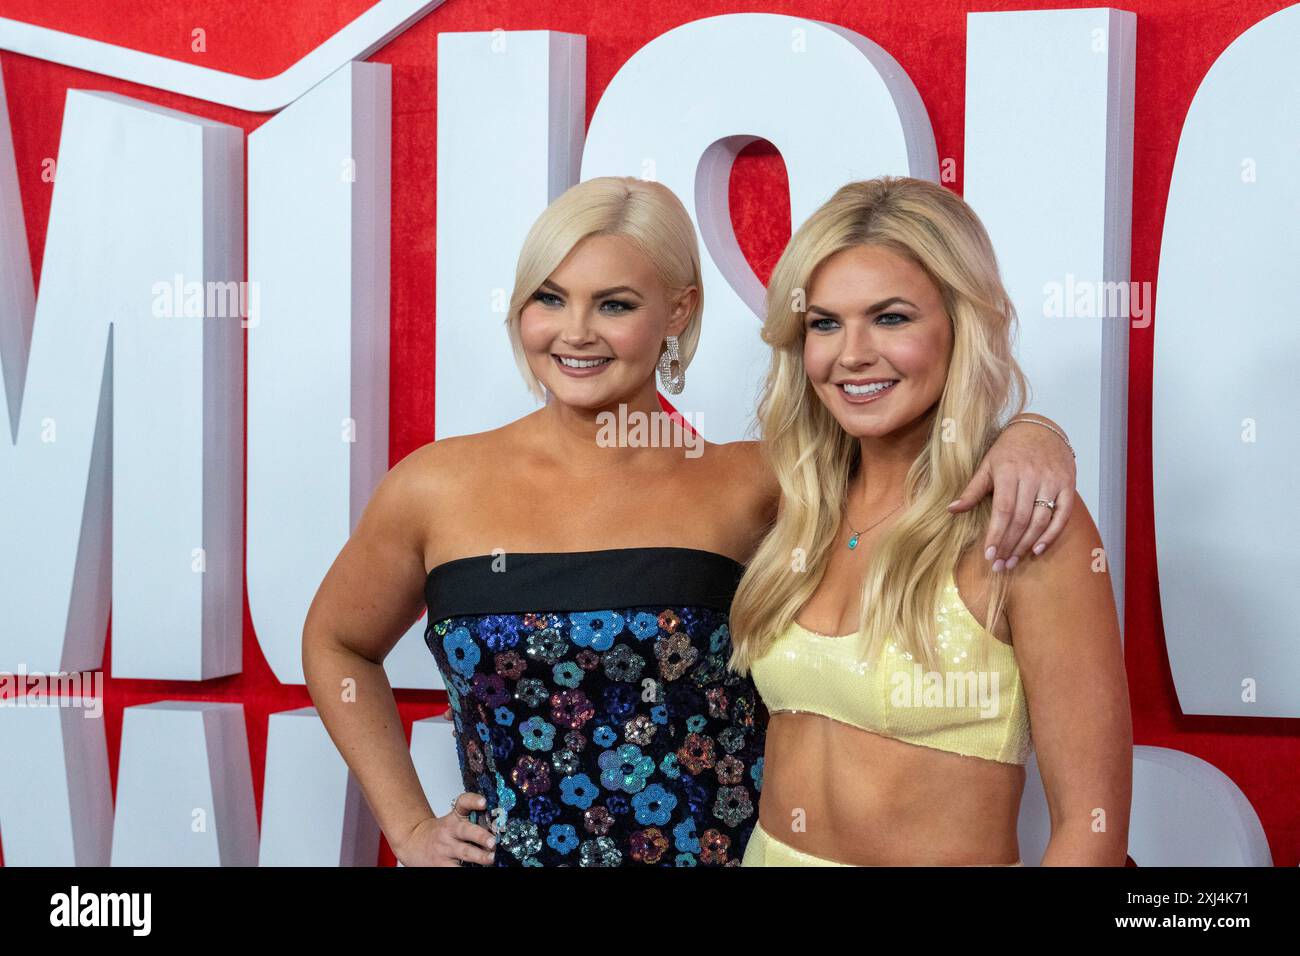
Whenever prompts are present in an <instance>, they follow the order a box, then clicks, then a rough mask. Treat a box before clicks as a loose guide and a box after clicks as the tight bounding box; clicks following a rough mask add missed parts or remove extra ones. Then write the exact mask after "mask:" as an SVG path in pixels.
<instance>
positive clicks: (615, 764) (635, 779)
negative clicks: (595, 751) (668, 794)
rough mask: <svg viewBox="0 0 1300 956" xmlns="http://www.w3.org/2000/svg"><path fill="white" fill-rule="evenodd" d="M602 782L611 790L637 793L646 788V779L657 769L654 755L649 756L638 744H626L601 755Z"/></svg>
mask: <svg viewBox="0 0 1300 956" xmlns="http://www.w3.org/2000/svg"><path fill="white" fill-rule="evenodd" d="M598 763H599V765H600V782H601V784H602V785H603V786H605V787H607V788H608V789H610V790H623V791H625V792H627V793H637V792H639V791H641V790H643V789H645V785H646V779H647V778H648V777H649V776H650V774H651V773H652V772H653V771H654V769H655V761H654V758H653V757H647V756H646V755H645V754H643V753H642V752H641V748H640V747H638V746H637V745H636V744H624V745H623V746H621V747H619V748H617V749H615V750H606V751H605V752H604V753H603V754H601V755H600V759H599V761H598Z"/></svg>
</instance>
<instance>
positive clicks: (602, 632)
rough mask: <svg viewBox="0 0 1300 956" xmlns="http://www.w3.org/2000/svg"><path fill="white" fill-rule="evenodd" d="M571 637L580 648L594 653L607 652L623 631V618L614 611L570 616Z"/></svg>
mask: <svg viewBox="0 0 1300 956" xmlns="http://www.w3.org/2000/svg"><path fill="white" fill-rule="evenodd" d="M569 622H570V623H571V624H572V627H571V628H570V629H569V637H570V638H571V639H572V640H573V643H575V644H577V645H578V646H579V647H590V648H591V649H592V650H593V651H607V650H609V649H610V648H611V647H613V646H614V638H615V637H616V636H617V635H618V634H619V632H621V631H622V630H623V617H622V615H620V614H615V613H614V612H613V611H591V612H587V613H581V614H570V615H569Z"/></svg>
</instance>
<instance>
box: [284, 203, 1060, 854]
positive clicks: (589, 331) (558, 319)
mask: <svg viewBox="0 0 1300 956" xmlns="http://www.w3.org/2000/svg"><path fill="white" fill-rule="evenodd" d="M702 309H703V298H702V283H701V280H700V269H699V258H698V253H697V247H696V238H695V227H694V225H693V224H692V222H691V220H690V217H689V215H688V214H687V213H686V210H685V208H684V207H683V206H682V204H681V202H680V201H679V200H678V199H677V198H676V197H675V196H674V195H673V194H672V193H671V192H670V191H669V190H668V189H666V188H665V187H663V186H661V185H658V184H656V183H652V182H646V181H642V180H637V179H630V178H600V179H593V180H588V181H586V182H584V183H580V184H579V185H577V186H574V187H573V188H572V189H570V190H568V191H567V192H566V193H565V194H564V195H562V196H561V197H560V198H559V199H557V200H556V201H555V202H554V203H552V204H551V206H550V207H548V208H547V210H546V211H545V212H543V214H542V215H541V216H540V217H539V219H538V220H537V222H536V223H535V224H534V226H533V228H532V230H531V231H530V232H529V234H528V237H527V238H526V240H525V242H524V247H523V249H522V251H521V253H520V256H519V263H518V269H517V273H516V280H515V287H514V291H513V293H512V296H511V301H510V309H509V313H508V317H507V330H508V332H509V334H510V340H511V342H512V345H513V347H514V350H515V355H516V358H517V360H518V364H519V369H520V371H521V373H522V374H523V376H524V379H525V381H526V382H527V383H528V384H529V386H530V387H531V388H532V389H533V391H534V393H535V394H536V395H537V396H538V397H539V398H541V397H543V396H544V397H545V404H544V405H543V406H542V407H541V408H539V409H538V410H537V411H535V412H533V413H531V414H529V415H526V416H524V417H523V418H521V419H519V420H517V421H514V422H511V423H509V424H508V425H505V426H503V427H501V428H497V429H494V430H492V431H488V432H483V433H481V434H475V435H467V436H462V437H455V438H446V439H442V440H439V441H437V442H433V443H431V444H428V445H426V446H424V447H422V448H420V449H419V450H417V451H415V452H413V453H412V454H410V455H408V456H407V457H406V458H404V459H403V460H402V461H401V462H399V463H398V464H397V465H396V466H395V467H394V468H393V469H392V471H391V472H389V474H388V475H387V476H386V477H385V479H384V481H383V482H382V484H381V485H380V487H379V488H378V490H377V491H376V492H375V494H374V497H373V498H372V499H371V501H370V503H369V505H368V506H367V508H366V510H365V513H364V514H363V515H362V517H361V520H360V522H359V524H358V525H357V528H356V530H355V531H354V533H353V535H352V537H351V538H350V539H349V541H348V542H347V544H346V545H345V546H344V548H343V550H342V552H341V553H340V554H339V556H338V558H337V559H336V560H335V562H334V564H333V566H332V567H331V569H330V571H329V573H328V575H327V576H326V578H325V580H324V582H323V583H322V584H321V587H320V591H319V593H318V594H317V596H316V599H315V601H314V602H313V604H312V607H311V611H310V613H309V616H308V620H307V622H306V626H305V628H304V638H303V662H304V668H305V671H306V674H307V681H308V688H309V690H310V691H311V693H312V697H313V699H314V700H315V701H316V705H317V707H318V708H319V710H320V713H321V716H322V718H323V720H324V722H325V725H326V727H327V729H328V730H329V732H330V734H331V736H332V737H333V739H334V741H335V743H336V744H337V746H338V747H339V749H340V751H341V753H342V754H343V755H344V757H345V758H346V759H347V762H348V764H349V766H350V767H351V769H352V771H353V772H354V773H355V774H356V776H357V778H358V779H359V780H360V782H361V785H362V788H363V790H364V792H365V795H366V798H367V800H368V801H369V803H370V806H371V808H372V809H373V811H374V812H375V815H376V817H377V819H378V820H379V823H380V825H381V827H382V828H383V831H384V833H385V834H386V836H387V837H388V840H389V842H390V844H391V845H392V847H393V850H394V852H395V854H396V855H397V858H398V859H399V860H400V861H401V862H402V863H404V864H406V865H408V866H412V865H458V864H462V863H469V864H490V865H497V866H518V865H524V866H620V865H627V866H637V865H647V866H696V865H700V866H735V865H738V864H739V862H740V860H741V857H742V854H743V852H744V847H745V843H746V841H747V839H748V837H749V834H750V832H751V830H752V829H753V827H754V822H755V818H756V813H757V805H758V793H759V787H760V784H761V775H762V767H761V761H760V757H761V754H762V752H763V742H764V731H765V725H766V720H765V716H766V715H765V713H764V712H763V710H762V708H761V707H760V706H759V704H758V701H757V697H756V694H755V691H754V686H753V683H752V681H750V680H749V678H747V677H743V676H741V675H738V674H735V673H732V672H730V671H728V669H727V666H726V664H727V660H728V659H729V657H730V655H731V640H730V634H729V630H728V625H727V611H728V608H729V606H730V603H731V597H732V594H733V592H734V589H735V585H736V582H737V580H738V579H739V577H740V575H741V573H742V572H743V570H744V563H745V562H746V561H748V560H749V557H750V555H751V554H752V552H753V550H754V548H755V546H756V545H757V543H758V540H759V539H760V538H761V537H762V534H763V532H764V530H765V529H766V527H767V526H768V525H769V524H770V523H771V521H772V518H773V515H774V509H775V505H776V500H777V492H778V488H777V484H776V481H775V479H774V478H773V476H772V475H771V473H770V472H768V471H767V470H766V468H765V466H764V464H763V461H762V458H761V457H760V455H759V454H758V451H757V446H756V444H755V443H753V442H733V443H729V444H722V445H718V444H713V443H711V442H707V441H706V442H702V444H701V445H700V446H699V447H700V448H701V449H702V453H701V454H697V455H693V456H692V455H687V454H685V453H684V449H683V448H682V447H672V446H667V447H665V446H644V445H640V446H637V445H632V444H631V443H628V444H626V445H618V444H610V443H608V442H603V441H602V440H601V434H602V428H603V427H604V426H603V424H602V418H601V415H602V413H611V414H618V413H619V412H620V411H622V413H623V414H626V415H628V416H631V415H634V414H642V415H646V416H650V415H652V414H653V413H657V412H659V411H660V410H661V406H660V403H659V397H658V393H657V389H656V369H657V368H658V367H659V365H660V361H661V356H664V355H667V356H669V357H670V358H671V356H672V355H673V353H674V352H676V354H677V362H676V363H668V367H667V368H666V369H665V370H664V371H663V373H662V375H661V381H662V383H663V384H664V385H665V387H666V388H668V387H669V385H670V383H672V382H673V381H674V380H675V379H677V378H678V377H679V376H680V375H684V374H686V371H687V369H688V367H689V365H690V362H691V358H692V356H693V354H694V351H695V346H696V343H697V342H698V340H699V327H700V320H701V315H702ZM488 331H490V330H485V333H486V332H488ZM497 347H499V346H497V345H496V344H493V339H492V337H491V336H490V335H488V334H485V336H484V348H485V349H486V348H497ZM500 385H501V387H502V388H506V387H517V385H513V386H512V385H511V383H508V382H502V383H500ZM543 390H544V391H543ZM1073 481H1074V475H1073V463H1072V460H1071V458H1070V457H1069V454H1068V452H1067V451H1066V450H1065V448H1064V446H1063V445H1062V444H1061V442H1060V440H1059V439H1058V438H1057V437H1056V436H1055V435H1053V434H1051V432H1049V431H1047V430H1046V429H1043V428H1036V427H1031V426H1028V425H1022V426H1016V427H1014V428H1010V429H1008V430H1007V432H1006V434H1005V435H1004V436H1003V437H1002V438H1001V439H999V441H998V442H997V444H996V445H995V446H994V447H993V448H992V449H991V452H990V455H989V457H988V465H987V468H986V470H985V471H984V472H983V473H981V474H980V475H979V476H977V477H976V478H975V479H974V480H973V481H972V482H971V485H970V487H969V488H968V489H967V494H966V499H967V500H966V502H965V503H964V504H963V505H959V506H958V507H957V508H955V509H954V511H959V510H960V509H961V508H962V507H965V506H969V505H970V504H973V503H974V502H975V501H976V500H978V499H979V498H980V497H982V496H983V495H985V494H986V493H988V492H989V490H990V488H991V487H992V486H993V485H994V484H996V486H997V489H996V494H997V495H998V496H999V499H1000V500H1002V499H1005V501H1006V503H1007V504H1008V506H1009V507H1008V509H1007V511H1008V513H1007V516H1006V517H1007V520H1006V522H1005V524H1004V525H1003V527H1002V528H1001V529H998V530H997V533H992V532H991V534H990V544H991V545H995V546H996V548H997V550H998V553H999V554H1000V555H1002V556H1003V557H1010V556H1011V554H1012V553H1013V552H1017V553H1024V551H1026V550H1027V549H1028V547H1029V546H1030V545H1031V544H1033V543H1034V542H1035V541H1038V540H1040V539H1042V540H1045V541H1050V540H1052V539H1053V538H1054V537H1055V534H1056V531H1055V529H1054V528H1048V527H1047V526H1046V525H1045V523H1043V522H1040V521H1037V520H1032V519H1033V518H1034V516H1033V515H1032V512H1031V509H1029V508H1028V507H1022V508H1019V509H1017V508H1015V507H1014V503H1015V501H1016V498H1017V489H1018V488H1021V487H1023V486H1030V485H1032V487H1033V488H1034V489H1037V488H1039V487H1040V485H1044V484H1045V485H1047V486H1048V487H1050V489H1051V490H1052V492H1053V493H1057V492H1066V493H1068V492H1070V491H1072V488H1073ZM954 497H956V495H954ZM422 608H427V611H428V624H427V628H426V637H425V639H426V642H427V643H428V645H429V648H430V651H431V652H432V654H433V656H434V659H435V661H436V663H437V665H438V667H439V669H440V670H441V671H442V674H443V677H444V679H445V681H446V684H447V688H448V690H447V694H448V698H449V704H450V710H451V714H452V717H453V719H454V722H455V734H456V743H457V751H458V756H459V761H460V767H461V773H462V778H463V781H464V787H465V790H466V793H465V794H463V795H462V796H461V798H460V799H459V800H458V801H457V804H456V807H455V809H454V810H453V811H452V812H451V813H447V814H445V815H442V816H439V815H436V814H435V813H434V811H433V809H432V808H430V806H429V804H428V801H427V800H426V798H425V795H424V793H423V791H422V790H421V788H420V785H419V782H418V780H417V778H416V776H415V771H414V768H413V766H412V763H411V759H410V756H409V754H408V751H407V745H406V740H405V738H404V735H403V733H402V729H401V722H400V720H399V719H398V716H397V712H396V708H395V705H394V703H393V697H392V693H391V689H390V688H389V686H388V683H387V681H386V679H385V677H384V672H383V668H382V661H383V659H384V657H385V655H386V654H387V653H388V652H389V650H391V648H392V646H393V644H394V643H395V642H396V641H397V639H398V638H399V637H400V636H401V635H402V634H403V633H404V632H405V631H406V629H407V628H409V627H410V625H411V624H412V622H413V621H414V620H416V618H417V617H418V615H419V614H420V611H421V609H422ZM347 679H352V680H355V681H356V685H357V694H356V698H357V699H356V700H355V701H354V702H347V703H344V702H340V701H339V700H338V694H337V688H338V687H339V686H340V682H341V681H344V680H347Z"/></svg>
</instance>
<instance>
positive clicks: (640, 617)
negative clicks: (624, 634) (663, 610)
mask: <svg viewBox="0 0 1300 956" xmlns="http://www.w3.org/2000/svg"><path fill="white" fill-rule="evenodd" d="M627 629H628V630H629V631H631V632H632V634H633V635H634V636H635V637H636V639H637V640H638V641H644V640H646V639H647V638H651V637H654V636H655V635H656V634H658V633H659V619H658V618H657V617H655V615H653V614H647V613H646V612H645V611H642V612H640V613H639V614H637V615H636V616H635V617H633V618H632V620H630V621H628V622H627Z"/></svg>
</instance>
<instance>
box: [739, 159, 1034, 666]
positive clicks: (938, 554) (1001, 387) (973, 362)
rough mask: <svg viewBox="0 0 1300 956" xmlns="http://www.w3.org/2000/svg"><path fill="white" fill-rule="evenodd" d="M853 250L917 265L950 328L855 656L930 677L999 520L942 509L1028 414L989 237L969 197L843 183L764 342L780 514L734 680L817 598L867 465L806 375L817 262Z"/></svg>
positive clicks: (765, 434) (805, 248)
mask: <svg viewBox="0 0 1300 956" xmlns="http://www.w3.org/2000/svg"><path fill="white" fill-rule="evenodd" d="M855 246H882V247H885V248H887V249H889V250H891V251H893V252H895V253H897V254H899V255H901V256H903V257H905V258H907V259H909V260H911V261H913V262H915V263H917V264H918V265H919V266H920V267H921V268H922V269H923V270H924V271H925V272H926V274H927V275H928V276H929V278H930V279H931V281H932V282H934V284H935V285H936V286H937V287H938V289H939V291H940V293H941V295H942V301H943V304H944V309H945V311H946V313H947V315H948V319H949V321H950V322H951V323H952V355H951V358H950V360H949V364H948V375H947V381H946V382H945V384H944V388H943V394H942V395H941V396H940V398H939V401H938V402H937V404H936V405H935V407H934V408H933V409H932V410H931V411H930V412H927V414H928V415H930V416H932V425H931V427H930V431H929V436H928V438H927V440H926V444H925V447H924V449H923V450H922V451H921V453H920V454H919V455H918V456H917V458H916V461H915V462H914V463H913V464H912V466H911V468H910V469H909V471H908V474H907V479H906V492H905V494H906V498H905V504H904V507H903V510H902V511H901V513H900V514H899V517H898V518H897V520H896V521H895V522H894V523H893V525H892V526H890V527H888V529H887V530H886V531H884V532H883V533H882V534H881V537H880V541H879V543H878V544H877V545H876V547H875V548H874V550H873V551H872V554H871V555H870V557H869V559H868V563H867V571H866V581H865V583H864V585H863V592H862V612H861V614H860V616H859V627H858V639H859V640H860V641H861V659H862V660H864V661H867V660H870V659H873V658H875V657H876V656H877V655H878V654H879V653H880V651H881V649H882V648H883V646H884V644H885V643H886V642H893V643H894V644H896V645H897V647H898V649H899V651H900V652H910V653H911V654H912V655H913V659H915V660H919V661H923V662H925V664H926V666H927V668H929V669H937V657H938V653H937V650H936V648H935V646H934V645H935V641H934V638H933V634H934V631H935V614H936V610H937V608H938V605H939V602H940V600H941V599H942V595H943V591H944V588H945V586H946V582H947V577H948V575H949V573H950V572H952V571H953V569H954V568H955V567H956V565H957V563H958V560H959V559H960V557H961V556H962V555H963V554H964V553H965V551H966V550H967V549H968V548H969V547H971V545H973V544H975V543H976V541H978V540H979V539H980V537H981V536H982V535H983V533H984V532H985V530H986V529H987V527H988V522H989V518H990V515H991V510H992V508H991V504H990V502H989V499H988V498H985V499H983V500H982V501H981V502H980V503H979V505H977V506H976V507H975V508H973V509H971V510H970V511H967V512H963V513H960V514H952V513H951V512H949V511H948V510H947V505H948V503H949V502H950V501H952V500H954V499H955V498H957V497H958V495H960V494H961V492H962V490H963V489H964V488H965V486H966V485H967V483H968V482H969V481H970V479H971V477H972V476H973V475H974V473H975V469H976V467H977V466H978V465H979V462H980V460H981V459H982V458H983V457H984V454H985V453H986V452H987V451H988V449H989V448H990V447H991V446H992V444H993V442H994V441H995V440H996V438H997V436H998V432H999V431H1000V430H1001V427H1002V422H1003V420H1004V416H1006V417H1010V416H1013V415H1015V414H1019V413H1020V412H1021V411H1023V410H1024V407H1025V403H1026V401H1027V399H1028V394H1027V392H1028V383H1027V382H1026V380H1025V377H1024V374H1023V373H1022V371H1021V369H1020V366H1019V365H1018V364H1017V363H1016V360H1015V358H1014V356H1013V354H1012V336H1013V335H1014V334H1015V327H1016V324H1017V317H1016V312H1015V308H1014V306H1013V305H1012V303H1011V299H1010V297H1009V296H1008V295H1007V293H1006V290H1005V289H1004V288H1003V286H1002V280H1001V277H1000V275H999V272H998V265H997V258H996V256H995V255H994V252H993V245H992V243H991V242H990V241H989V237H988V234H987V233H986V232H985V230H984V226H983V224H982V223H981V222H980V220H979V217H978V216H976V215H975V212H974V210H972V209H971V208H970V206H968V205H967V204H966V202H965V201H964V200H962V199H961V197H959V196H958V195H956V194H955V193H953V192H951V191H950V190H948V189H945V188H944V187H942V186H939V185H937V184H935V183H931V182H927V181H925V180H921V179H912V178H909V177H894V176H882V177H879V178H877V179H870V180H866V181H863V182H854V183H849V184H847V185H845V186H843V187H841V188H840V189H839V190H838V191H837V192H836V193H835V195H834V196H832V197H831V198H830V199H829V200H828V201H827V202H826V203H825V204H824V205H823V206H822V207H821V208H819V209H818V210H817V211H816V212H814V213H813V214H812V215H811V216H810V217H809V218H808V220H807V221H806V222H804V224H803V225H802V226H800V227H799V229H798V231H796V232H795V234H794V236H793V237H792V238H791V239H790V243H789V245H787V246H786V248H785V252H784V253H783V254H782V255H781V258H780V260H779V261H778V262H777V264H776V268H775V269H774V270H773V272H772V277H771V281H770V282H769V283H768V286H767V316H766V318H765V321H764V324H763V333H762V334H763V339H764V341H766V342H767V343H768V344H769V345H770V346H771V347H772V360H771V365H770V368H769V371H768V374H767V380H766V383H765V385H764V388H763V393H762V397H761V399H760V402H759V407H758V422H759V426H760V428H761V431H762V438H763V446H762V447H763V450H764V454H765V456H766V457H767V459H768V461H769V462H770V463H771V466H772V468H773V469H774V471H775V474H776V477H777V479H778V480H779V482H780V486H781V505H780V508H779V509H778V514H777V518H776V520H775V522H774V524H773V526H772V528H771V529H770V530H769V532H768V534H767V535H766V537H765V538H764V539H763V541H762V543H761V544H760V545H759V547H758V550H757V551H756V553H755V554H754V556H753V558H752V559H751V560H750V562H749V565H748V567H747V568H746V571H745V574H744V576H743V577H742V578H741V581H740V584H739V587H738V590H737V592H736V595H735V599H734V601H733V603H732V607H731V634H732V642H733V648H734V649H733V652H732V656H731V666H732V667H733V668H734V669H736V670H738V671H740V672H741V673H747V672H748V671H749V668H750V666H751V665H752V664H753V662H754V661H755V660H757V659H758V658H760V657H761V656H762V655H763V654H764V653H765V652H766V650H767V649H768V648H769V647H770V646H771V644H772V642H773V641H774V640H775V639H776V636H777V635H778V634H780V633H781V632H782V631H783V630H785V628H787V627H788V626H789V625H790V623H791V621H793V620H794V618H795V616H796V614H797V613H798V611H799V609H800V608H801V607H803V605H804V604H805V603H806V602H807V601H808V599H809V598H810V597H811V595H812V594H813V592H814V591H815V590H816V588H817V585H818V583H819V582H820V581H821V579H822V576H823V574H824V573H825V569H826V565H827V562H828V557H829V555H830V549H831V548H832V547H834V546H835V544H836V539H837V535H838V531H839V528H840V517H841V514H842V512H843V508H844V500H845V495H846V492H847V488H848V483H849V479H850V477H851V476H852V475H853V474H854V473H855V470H856V468H857V467H858V466H859V464H860V459H861V457H862V451H861V445H860V443H859V442H858V440H857V439H856V438H854V437H853V436H851V435H849V434H848V433H847V432H846V431H844V429H843V428H842V427H841V426H840V423H839V422H838V421H837V420H836V419H835V416H834V415H832V414H831V412H830V410H829V409H827V408H826V406H825V405H824V404H823V403H822V401H821V400H820V399H819V398H818V396H817V393H816V392H815V391H814V390H813V386H812V385H811V384H810V383H809V381H808V377H807V375H806V373H805V371H804V364H803V350H804V336H805V334H806V328H807V314H806V311H805V305H804V303H805V298H806V296H805V295H803V294H802V293H804V292H805V291H806V290H807V289H808V288H809V287H810V285H811V281H812V276H813V272H814V270H815V269H816V268H817V267H818V266H819V265H820V264H821V263H822V262H824V261H825V260H826V259H828V258H829V257H830V256H832V255H834V254H835V253H837V252H840V251H841V250H844V249H849V248H853V247H855ZM993 577H994V583H993V586H992V588H991V589H990V600H989V605H988V608H989V609H988V614H987V623H986V625H985V626H986V627H987V628H988V630H990V631H991V630H992V629H993V628H992V626H991V625H992V622H993V621H995V620H996V618H997V615H998V613H999V612H1000V611H1001V608H1002V605H1003V603H1004V601H1005V599H1006V590H1007V578H1006V575H1005V573H1004V574H998V575H994V576H993ZM979 647H980V648H981V649H982V648H983V642H979ZM972 664H975V662H974V661H972Z"/></svg>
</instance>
